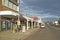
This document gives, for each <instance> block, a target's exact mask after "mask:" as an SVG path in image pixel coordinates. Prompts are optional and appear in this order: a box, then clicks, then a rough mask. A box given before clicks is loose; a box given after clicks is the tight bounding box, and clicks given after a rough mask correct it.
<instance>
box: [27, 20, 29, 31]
mask: <svg viewBox="0 0 60 40" xmlns="http://www.w3.org/2000/svg"><path fill="white" fill-rule="evenodd" d="M28 29H29V27H28V19H27V30H28Z"/></svg>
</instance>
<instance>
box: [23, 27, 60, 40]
mask: <svg viewBox="0 0 60 40" xmlns="http://www.w3.org/2000/svg"><path fill="white" fill-rule="evenodd" d="M24 40H60V30H57V29H54V28H51V27H46V28H45V29H41V30H38V31H37V32H35V33H34V34H32V35H30V36H29V37H28V38H26V39H24Z"/></svg>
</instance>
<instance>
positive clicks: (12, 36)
mask: <svg viewBox="0 0 60 40" xmlns="http://www.w3.org/2000/svg"><path fill="white" fill-rule="evenodd" d="M38 29H39V28H34V29H29V30H27V31H26V32H25V33H23V32H21V31H20V32H17V33H12V32H11V31H10V30H9V31H4V32H0V40H22V39H24V38H26V37H28V36H29V35H31V34H32V33H34V32H36V31H37V30H38Z"/></svg>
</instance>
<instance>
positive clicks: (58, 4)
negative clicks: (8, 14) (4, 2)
mask: <svg viewBox="0 0 60 40" xmlns="http://www.w3.org/2000/svg"><path fill="white" fill-rule="evenodd" d="M20 9H21V12H22V13H24V14H28V15H30V16H39V17H41V18H59V17H60V0H21V7H20Z"/></svg>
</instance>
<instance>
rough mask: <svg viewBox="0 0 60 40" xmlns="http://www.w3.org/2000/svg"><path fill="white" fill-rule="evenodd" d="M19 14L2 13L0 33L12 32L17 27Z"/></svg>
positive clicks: (0, 13)
mask: <svg viewBox="0 0 60 40" xmlns="http://www.w3.org/2000/svg"><path fill="white" fill-rule="evenodd" d="M17 18H18V14H17V13H14V12H11V11H1V12H0V31H5V30H12V29H13V27H15V24H16V20H17Z"/></svg>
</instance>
